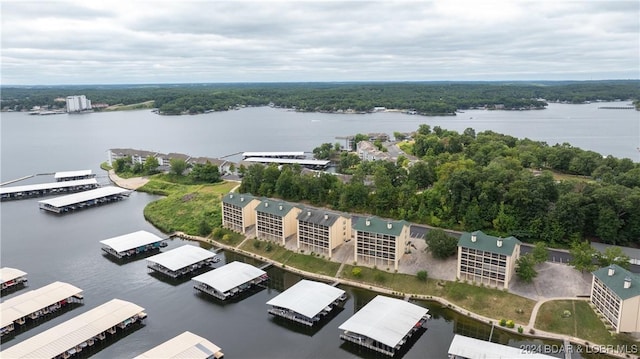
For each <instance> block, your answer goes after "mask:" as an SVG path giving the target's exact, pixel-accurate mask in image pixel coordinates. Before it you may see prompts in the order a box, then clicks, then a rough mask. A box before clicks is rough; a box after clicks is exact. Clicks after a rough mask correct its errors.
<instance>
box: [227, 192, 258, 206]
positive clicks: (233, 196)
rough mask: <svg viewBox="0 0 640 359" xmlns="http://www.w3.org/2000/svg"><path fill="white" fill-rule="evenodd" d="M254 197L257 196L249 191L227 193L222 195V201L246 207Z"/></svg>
mask: <svg viewBox="0 0 640 359" xmlns="http://www.w3.org/2000/svg"><path fill="white" fill-rule="evenodd" d="M253 199H257V198H256V197H254V196H253V195H251V194H249V193H227V194H226V195H224V197H222V202H223V203H229V204H231V205H234V206H236V207H244V206H246V205H247V204H249V202H251V200H253Z"/></svg>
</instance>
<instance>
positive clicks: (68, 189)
mask: <svg viewBox="0 0 640 359" xmlns="http://www.w3.org/2000/svg"><path fill="white" fill-rule="evenodd" d="M98 187H100V185H99V184H98V181H97V180H96V179H95V178H87V179H81V180H73V181H59V182H52V183H37V184H30V185H24V186H8V187H0V199H1V200H3V201H4V200H13V199H24V198H33V197H43V196H48V195H53V194H60V193H73V192H81V191H88V190H91V189H96V188H98Z"/></svg>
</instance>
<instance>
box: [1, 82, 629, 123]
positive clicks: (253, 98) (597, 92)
mask: <svg viewBox="0 0 640 359" xmlns="http://www.w3.org/2000/svg"><path fill="white" fill-rule="evenodd" d="M639 85H640V81H637V80H628V81H624V80H616V81H586V82H538V83H530V82H407V83H274V84H269V83H255V84H182V85H168V84H167V85H121V86H53V87H3V88H2V103H1V107H2V109H3V110H6V109H10V110H14V111H21V110H29V109H31V108H32V107H34V106H43V105H47V106H49V107H50V108H63V107H64V106H65V103H64V102H63V101H55V99H57V98H65V97H66V96H70V95H78V94H84V95H86V96H87V98H88V99H90V100H91V101H92V102H93V103H108V104H111V105H113V104H124V105H129V104H135V103H141V102H145V101H150V100H153V101H154V102H155V106H156V107H157V108H158V109H159V112H160V113H162V114H166V115H179V114H198V113H204V112H207V111H225V110H229V109H233V108H237V107H238V106H265V105H269V104H271V105H273V106H277V107H283V108H291V109H296V110H298V111H314V112H339V111H349V110H350V111H354V112H371V111H373V110H374V108H375V107H386V108H394V109H404V110H412V111H415V113H417V114H423V115H443V114H451V115H453V114H455V112H456V110H464V109H469V108H476V107H486V108H504V109H516V110H517V109H541V108H544V107H545V106H546V105H547V102H546V101H563V102H569V103H583V102H585V101H596V100H605V101H612V100H616V99H622V100H627V99H633V100H638V99H640V86H639ZM543 99H546V101H545V100H543Z"/></svg>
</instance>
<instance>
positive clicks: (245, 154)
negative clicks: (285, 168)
mask: <svg viewBox="0 0 640 359" xmlns="http://www.w3.org/2000/svg"><path fill="white" fill-rule="evenodd" d="M251 157H258V158H291V159H296V158H297V159H305V158H306V156H305V154H304V152H302V151H299V152H243V153H242V159H243V160H244V159H247V158H251Z"/></svg>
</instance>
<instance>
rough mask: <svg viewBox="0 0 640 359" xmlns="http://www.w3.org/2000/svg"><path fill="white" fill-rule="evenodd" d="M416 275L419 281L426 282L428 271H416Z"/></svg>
mask: <svg viewBox="0 0 640 359" xmlns="http://www.w3.org/2000/svg"><path fill="white" fill-rule="evenodd" d="M416 277H418V280H420V281H421V282H426V281H427V277H428V273H427V271H426V270H421V271H418V273H417V274H416Z"/></svg>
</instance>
